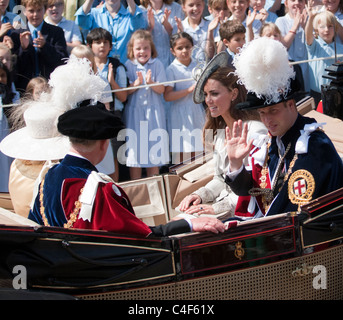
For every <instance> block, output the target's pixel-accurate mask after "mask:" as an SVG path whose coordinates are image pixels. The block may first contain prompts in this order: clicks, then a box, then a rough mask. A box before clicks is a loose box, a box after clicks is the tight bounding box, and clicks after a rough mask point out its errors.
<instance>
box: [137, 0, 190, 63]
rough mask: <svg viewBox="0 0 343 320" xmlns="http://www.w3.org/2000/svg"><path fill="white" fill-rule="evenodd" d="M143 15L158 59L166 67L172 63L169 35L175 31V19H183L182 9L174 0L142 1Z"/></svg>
mask: <svg viewBox="0 0 343 320" xmlns="http://www.w3.org/2000/svg"><path fill="white" fill-rule="evenodd" d="M142 5H143V7H144V8H146V11H145V12H144V15H145V16H146V19H147V21H148V25H149V27H148V28H149V31H150V32H151V35H152V39H153V41H154V44H155V47H156V50H157V54H158V58H159V59H160V60H161V62H162V63H163V65H165V66H166V67H167V66H169V65H170V63H171V62H172V61H173V55H172V54H171V52H170V49H169V41H170V37H171V35H172V34H173V33H174V31H176V30H177V27H176V21H175V17H177V18H180V19H184V13H183V11H182V7H181V6H180V5H179V4H178V3H177V2H174V0H143V1H142Z"/></svg>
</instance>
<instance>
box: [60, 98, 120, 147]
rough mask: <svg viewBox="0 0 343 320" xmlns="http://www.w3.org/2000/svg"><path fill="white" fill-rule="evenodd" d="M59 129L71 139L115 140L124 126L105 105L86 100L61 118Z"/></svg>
mask: <svg viewBox="0 0 343 320" xmlns="http://www.w3.org/2000/svg"><path fill="white" fill-rule="evenodd" d="M57 128H58V131H59V132H60V133H61V134H63V135H65V136H68V137H71V138H77V139H85V140H105V139H112V138H115V137H116V136H117V135H118V132H119V131H120V130H121V129H123V128H124V124H123V122H122V121H121V120H120V119H119V118H118V117H117V116H115V115H114V114H113V113H112V112H111V111H108V110H107V109H106V107H105V105H104V104H103V103H101V102H97V103H95V104H92V103H91V102H90V101H89V100H86V101H84V102H82V103H81V104H80V105H79V106H78V107H76V108H74V109H71V110H69V111H67V112H65V113H63V114H62V115H61V116H59V118H58V123H57Z"/></svg>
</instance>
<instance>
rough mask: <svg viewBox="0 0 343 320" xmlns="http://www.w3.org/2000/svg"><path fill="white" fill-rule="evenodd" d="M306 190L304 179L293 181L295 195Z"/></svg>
mask: <svg viewBox="0 0 343 320" xmlns="http://www.w3.org/2000/svg"><path fill="white" fill-rule="evenodd" d="M305 192H306V181H305V179H300V180H297V181H295V182H294V193H295V194H296V195H297V196H300V195H302V194H303V193H305Z"/></svg>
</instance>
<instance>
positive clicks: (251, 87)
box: [234, 37, 295, 102]
mask: <svg viewBox="0 0 343 320" xmlns="http://www.w3.org/2000/svg"><path fill="white" fill-rule="evenodd" d="M234 66H235V68H236V72H235V74H236V75H237V76H238V77H239V79H240V80H239V81H240V83H242V84H243V85H244V86H245V88H246V89H247V90H248V91H249V92H253V93H255V94H256V96H257V97H258V98H261V97H263V98H265V99H266V100H267V101H271V102H277V101H278V99H279V97H280V94H282V93H286V92H287V91H288V88H289V85H290V81H291V78H294V76H295V72H294V71H293V67H292V66H290V65H289V61H288V54H287V50H286V48H285V47H284V46H283V45H282V44H281V42H279V41H276V40H273V39H270V38H267V37H261V38H258V39H255V40H253V41H251V42H249V43H248V44H246V45H245V46H244V47H243V48H242V50H241V51H240V53H239V54H238V55H236V56H235V58H234Z"/></svg>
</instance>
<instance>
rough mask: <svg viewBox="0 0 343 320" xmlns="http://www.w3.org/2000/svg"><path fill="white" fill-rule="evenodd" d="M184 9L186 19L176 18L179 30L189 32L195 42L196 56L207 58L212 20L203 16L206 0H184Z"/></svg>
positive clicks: (202, 58)
mask: <svg viewBox="0 0 343 320" xmlns="http://www.w3.org/2000/svg"><path fill="white" fill-rule="evenodd" d="M181 3H182V9H183V11H184V12H185V14H186V18H185V19H184V20H182V21H181V20H180V19H179V18H176V21H177V26H178V32H182V31H184V32H187V33H188V34H189V35H190V36H191V37H192V38H193V42H194V50H195V53H194V55H193V56H194V57H195V58H196V59H198V60H202V61H204V60H205V58H206V57H205V50H206V41H207V30H208V26H209V24H210V21H208V20H205V19H204V18H203V13H204V9H205V0H182V1H181Z"/></svg>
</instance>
